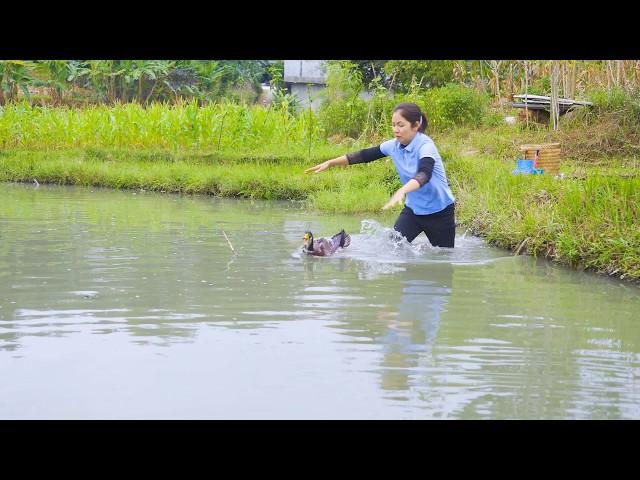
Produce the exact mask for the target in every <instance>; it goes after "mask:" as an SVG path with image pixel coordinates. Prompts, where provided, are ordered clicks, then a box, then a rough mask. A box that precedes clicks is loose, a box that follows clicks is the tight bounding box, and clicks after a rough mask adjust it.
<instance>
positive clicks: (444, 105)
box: [418, 85, 489, 130]
mask: <svg viewBox="0 0 640 480" xmlns="http://www.w3.org/2000/svg"><path fill="white" fill-rule="evenodd" d="M418 104H420V107H421V108H422V110H423V111H424V112H425V113H426V115H427V119H428V121H429V126H430V128H434V129H436V130H441V129H446V128H449V127H453V126H479V125H480V124H481V123H482V121H483V119H484V117H485V116H486V115H487V111H488V105H489V97H488V96H487V95H486V94H482V93H478V92H476V91H475V90H473V89H471V88H468V87H464V86H462V85H447V86H445V87H441V88H433V89H429V90H427V91H426V93H425V94H424V96H423V97H422V100H421V101H420V100H419V101H418Z"/></svg>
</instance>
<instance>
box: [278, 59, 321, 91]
mask: <svg viewBox="0 0 640 480" xmlns="http://www.w3.org/2000/svg"><path fill="white" fill-rule="evenodd" d="M324 62H325V60H285V61H284V78H283V80H284V81H285V82H286V83H317V84H322V85H325V84H326V82H327V74H326V72H325V68H324Z"/></svg>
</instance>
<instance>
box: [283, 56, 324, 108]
mask: <svg viewBox="0 0 640 480" xmlns="http://www.w3.org/2000/svg"><path fill="white" fill-rule="evenodd" d="M325 62H326V60H285V61H284V78H283V80H284V83H285V85H286V87H287V89H288V90H289V91H290V92H291V94H292V95H295V96H296V97H298V98H299V99H300V106H302V107H308V106H309V97H311V100H312V101H311V108H312V109H313V110H317V109H318V107H319V106H320V98H319V96H318V94H319V93H320V92H321V91H322V90H323V89H324V88H325V87H326V86H327V72H326V65H325Z"/></svg>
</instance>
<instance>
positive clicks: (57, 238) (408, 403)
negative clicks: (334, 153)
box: [0, 184, 640, 419]
mask: <svg viewBox="0 0 640 480" xmlns="http://www.w3.org/2000/svg"><path fill="white" fill-rule="evenodd" d="M386 218H387V219H386V220H385V219H384V218H382V217H377V216H375V215H370V214H368V215H331V214H321V213H318V212H311V211H305V210H304V209H303V208H302V207H301V206H300V205H299V204H297V203H295V202H274V201H271V202H265V201H251V200H235V199H220V198H213V197H205V196H180V195H169V194H158V193H149V192H142V191H114V190H107V189H97V188H81V187H57V186H47V185H40V186H39V187H34V186H32V185H22V184H0V377H1V378H2V380H3V381H2V383H1V384H0V418H2V419H22V418H29V419H32V418H33V419H38V418H53V419H59V418H61V419H76V418H80V419H93V418H100V419H111V418H122V419H129V418H139V419H147V418H154V419H170V418H171V419H173V418H203V419H209V418H211V419H252V418H261V419H271V418H282V419H290V418H309V419H324V418H335V419H343V418H349V419H370V418H371V419H432V418H437V419H512V418H517V419H520V418H523V419H529V418H544V419H573V418H585V419H596V418H597V419H601V418H602V419H608V418H614V419H626V418H640V353H639V352H640V313H638V312H640V288H638V287H637V286H633V285H629V284H626V283H623V282H621V281H618V280H611V279H609V278H605V277H601V276H596V275H593V274H588V273H583V272H574V271H571V270H568V269H565V268H561V267H558V266H555V265H553V264H551V263H550V262H547V261H544V260H540V259H538V260H536V259H533V258H531V257H528V256H513V255H512V254H511V253H510V252H507V251H504V250H500V249H497V248H493V247H490V246H488V245H486V244H485V243H484V242H483V241H482V240H480V239H478V238H475V237H473V236H470V235H465V233H464V232H463V231H458V234H457V237H456V248H455V249H453V250H448V249H439V248H432V247H431V246H430V245H429V244H428V242H427V240H426V238H425V237H424V236H421V237H419V238H418V239H416V241H415V242H414V244H413V245H409V244H406V243H402V242H396V241H394V240H393V239H392V238H390V236H389V234H388V233H389V228H388V227H390V226H391V225H390V222H391V221H390V220H389V219H388V218H389V217H386ZM341 228H344V229H346V230H347V231H348V232H350V233H351V235H352V244H351V246H349V247H348V248H347V249H344V250H341V251H339V252H338V253H336V254H335V255H334V256H332V257H328V258H314V257H307V256H304V255H302V254H301V252H300V248H301V245H302V235H303V232H304V231H305V230H307V229H310V230H311V231H313V232H314V235H315V236H316V238H318V237H320V236H330V235H332V234H334V233H336V232H337V231H339V230H340V229H341Z"/></svg>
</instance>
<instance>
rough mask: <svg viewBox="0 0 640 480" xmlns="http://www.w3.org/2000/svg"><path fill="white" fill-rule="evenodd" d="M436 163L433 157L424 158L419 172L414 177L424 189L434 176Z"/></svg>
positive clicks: (421, 160)
mask: <svg viewBox="0 0 640 480" xmlns="http://www.w3.org/2000/svg"><path fill="white" fill-rule="evenodd" d="M435 164H436V161H435V160H434V159H433V158H431V157H422V158H421V159H420V161H419V163H418V172H417V173H416V175H415V177H413V178H414V179H415V180H416V181H417V182H418V183H419V184H420V186H421V187H423V186H424V185H425V184H426V183H427V182H428V181H429V180H431V175H433V166H434V165H435Z"/></svg>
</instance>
